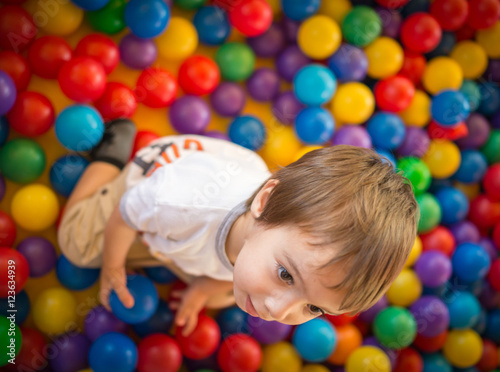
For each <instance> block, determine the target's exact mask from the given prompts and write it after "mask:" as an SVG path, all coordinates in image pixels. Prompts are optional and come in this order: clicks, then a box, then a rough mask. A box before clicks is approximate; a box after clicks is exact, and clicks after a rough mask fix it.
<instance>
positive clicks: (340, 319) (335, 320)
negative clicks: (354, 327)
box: [325, 314, 359, 327]
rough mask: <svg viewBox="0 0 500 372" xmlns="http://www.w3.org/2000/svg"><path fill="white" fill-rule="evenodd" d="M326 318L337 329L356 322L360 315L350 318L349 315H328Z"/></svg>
mask: <svg viewBox="0 0 500 372" xmlns="http://www.w3.org/2000/svg"><path fill="white" fill-rule="evenodd" d="M325 316H326V318H327V319H328V320H329V321H330V323H332V324H333V325H334V326H335V327H341V326H344V325H346V324H349V323H352V322H354V321H355V320H356V319H357V318H358V316H359V314H356V315H353V316H349V315H347V314H341V315H329V314H326V315H325Z"/></svg>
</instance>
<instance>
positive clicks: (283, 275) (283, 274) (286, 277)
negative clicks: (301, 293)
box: [278, 265, 293, 284]
mask: <svg viewBox="0 0 500 372" xmlns="http://www.w3.org/2000/svg"><path fill="white" fill-rule="evenodd" d="M278 275H279V277H280V279H281V280H283V281H284V282H286V283H287V284H292V283H293V277H292V276H291V275H290V273H289V272H288V271H287V270H286V269H285V268H284V267H283V266H281V265H280V266H279V268H278Z"/></svg>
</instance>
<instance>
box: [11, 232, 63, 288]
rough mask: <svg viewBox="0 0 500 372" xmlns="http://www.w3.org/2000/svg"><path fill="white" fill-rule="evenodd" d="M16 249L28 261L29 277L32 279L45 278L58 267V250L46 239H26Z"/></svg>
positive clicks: (32, 237)
mask: <svg viewBox="0 0 500 372" xmlns="http://www.w3.org/2000/svg"><path fill="white" fill-rule="evenodd" d="M16 248H17V251H18V252H19V253H21V254H22V255H23V256H24V257H25V258H26V260H27V261H28V265H29V275H30V277H32V278H37V277H40V276H44V275H45V274H47V273H49V272H50V271H52V269H54V267H55V266H56V262H57V253H56V249H55V248H54V246H53V245H52V243H51V242H50V241H48V240H47V239H45V238H42V237H38V236H30V237H28V238H24V239H23V240H21V242H19V244H18V245H17V247H16Z"/></svg>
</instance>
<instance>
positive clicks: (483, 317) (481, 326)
mask: <svg viewBox="0 0 500 372" xmlns="http://www.w3.org/2000/svg"><path fill="white" fill-rule="evenodd" d="M487 321H488V314H487V313H486V310H485V309H483V308H482V309H481V312H480V313H479V318H478V319H477V322H476V324H474V326H473V327H472V329H473V330H474V331H476V332H477V333H478V334H479V335H480V336H483V335H484V332H485V331H486V326H487Z"/></svg>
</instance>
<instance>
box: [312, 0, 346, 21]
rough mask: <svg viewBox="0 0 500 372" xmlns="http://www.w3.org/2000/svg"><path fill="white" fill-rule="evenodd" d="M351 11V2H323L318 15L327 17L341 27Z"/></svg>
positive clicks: (337, 0) (335, 0) (338, 0)
mask: <svg viewBox="0 0 500 372" xmlns="http://www.w3.org/2000/svg"><path fill="white" fill-rule="evenodd" d="M351 9H352V4H351V2H350V1H349V0H328V1H322V2H321V6H320V7H319V10H318V14H323V15H326V16H328V17H330V18H332V19H333V20H335V22H337V23H338V24H339V25H340V24H342V21H343V20H344V18H345V16H346V15H347V13H349V11H350V10H351Z"/></svg>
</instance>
